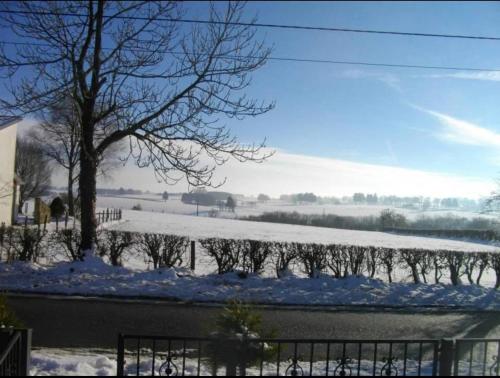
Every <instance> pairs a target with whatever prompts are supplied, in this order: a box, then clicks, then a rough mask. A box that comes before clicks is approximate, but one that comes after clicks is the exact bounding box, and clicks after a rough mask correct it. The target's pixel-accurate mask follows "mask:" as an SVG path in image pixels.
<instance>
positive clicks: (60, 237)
mask: <svg viewBox="0 0 500 378" xmlns="http://www.w3.org/2000/svg"><path fill="white" fill-rule="evenodd" d="M53 241H54V243H55V244H58V245H59V246H60V247H62V249H63V250H64V252H65V253H66V255H67V256H68V257H69V258H70V259H71V261H83V260H84V258H85V255H84V254H83V253H82V250H81V244H82V238H81V235H80V232H79V231H77V230H75V229H66V230H60V231H58V232H55V233H54V234H53Z"/></svg>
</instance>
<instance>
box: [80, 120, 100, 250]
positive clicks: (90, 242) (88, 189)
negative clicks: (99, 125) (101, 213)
mask: <svg viewBox="0 0 500 378" xmlns="http://www.w3.org/2000/svg"><path fill="white" fill-rule="evenodd" d="M90 117H91V113H90V114H84V115H83V117H82V140H81V142H80V143H81V152H80V185H79V188H80V189H79V190H80V202H81V219H80V225H81V235H82V244H81V249H82V251H94V250H95V245H96V241H97V235H96V233H97V219H96V214H95V210H96V181H97V179H96V178H97V153H96V151H95V148H94V143H93V140H94V128H93V126H92V124H91V120H90V119H89V118H90ZM86 118H87V119H86Z"/></svg>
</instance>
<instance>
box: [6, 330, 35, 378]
mask: <svg viewBox="0 0 500 378" xmlns="http://www.w3.org/2000/svg"><path fill="white" fill-rule="evenodd" d="M30 351H31V330H0V376H2V377H12V376H16V377H19V376H27V375H29V363H30Z"/></svg>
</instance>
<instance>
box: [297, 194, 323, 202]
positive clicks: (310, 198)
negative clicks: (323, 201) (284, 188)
mask: <svg viewBox="0 0 500 378" xmlns="http://www.w3.org/2000/svg"><path fill="white" fill-rule="evenodd" d="M292 198H293V202H298V203H300V202H316V201H317V200H318V197H316V195H315V194H314V193H298V194H294V195H293V196H292Z"/></svg>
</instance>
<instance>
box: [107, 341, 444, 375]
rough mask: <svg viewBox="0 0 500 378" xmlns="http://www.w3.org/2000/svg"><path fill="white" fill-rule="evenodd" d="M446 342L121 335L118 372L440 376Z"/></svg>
mask: <svg viewBox="0 0 500 378" xmlns="http://www.w3.org/2000/svg"><path fill="white" fill-rule="evenodd" d="M446 347H449V344H446V343H443V342H442V341H439V340H304V339H239V340H228V339H225V340H221V339H214V338H179V337H161V336H145V335H142V336H137V335H136V336H131V335H121V336H120V337H119V342H118V370H117V374H118V376H123V375H137V376H139V375H151V376H155V375H159V376H189V375H194V376H200V375H240V376H244V375H255V376H265V375H277V376H279V375H283V376H305V375H309V376H351V375H353V376H360V375H377V376H422V375H423V376H425V375H427V376H436V375H438V374H441V373H443V374H446V373H447V372H451V370H452V368H453V352H451V353H450V351H448V353H446V350H443V348H446ZM443 352H444V353H443ZM447 356H449V358H448V357H447ZM443 358H445V359H443Z"/></svg>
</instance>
